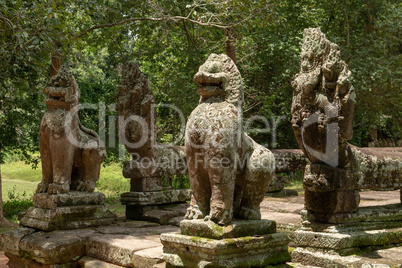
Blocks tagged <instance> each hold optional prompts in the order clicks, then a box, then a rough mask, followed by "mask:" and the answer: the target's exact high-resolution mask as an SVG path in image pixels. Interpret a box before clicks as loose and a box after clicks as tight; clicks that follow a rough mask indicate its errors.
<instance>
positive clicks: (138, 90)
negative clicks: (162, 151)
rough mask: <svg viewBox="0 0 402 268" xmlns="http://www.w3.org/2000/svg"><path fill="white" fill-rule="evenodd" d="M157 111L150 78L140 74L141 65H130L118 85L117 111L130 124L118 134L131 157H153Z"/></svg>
mask: <svg viewBox="0 0 402 268" xmlns="http://www.w3.org/2000/svg"><path fill="white" fill-rule="evenodd" d="M154 107H155V97H154V93H153V91H152V89H151V86H150V85H149V81H148V78H147V77H146V76H145V74H143V73H142V72H141V71H140V69H139V67H138V65H136V64H134V63H127V64H126V65H125V66H124V68H123V70H122V78H121V80H120V84H119V91H118V99H117V110H118V113H119V115H120V116H121V117H123V119H124V120H126V122H127V123H126V124H125V125H123V128H119V130H121V132H120V133H119V134H120V137H121V138H122V141H123V144H124V146H125V147H126V149H127V151H128V152H129V153H130V154H135V153H136V154H138V155H141V156H142V157H149V158H152V157H153V156H154V147H155V135H154V133H155V132H156V115H155V110H154ZM130 118H131V119H132V120H130ZM120 124H121V123H120Z"/></svg>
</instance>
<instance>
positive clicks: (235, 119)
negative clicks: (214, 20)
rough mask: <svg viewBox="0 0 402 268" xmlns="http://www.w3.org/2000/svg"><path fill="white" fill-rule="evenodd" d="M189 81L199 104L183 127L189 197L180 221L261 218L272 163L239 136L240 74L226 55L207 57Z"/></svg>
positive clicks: (265, 152)
mask: <svg viewBox="0 0 402 268" xmlns="http://www.w3.org/2000/svg"><path fill="white" fill-rule="evenodd" d="M194 81H195V83H196V84H197V85H198V89H197V92H198V94H199V95H200V96H201V99H200V102H199V105H198V106H197V107H196V108H195V109H194V110H193V112H192V113H191V115H190V117H189V119H188V122H187V127H186V140H185V150H186V159H187V166H188V172H189V176H190V183H191V188H192V190H193V196H192V200H191V204H190V207H189V209H188V211H187V214H186V216H185V218H186V219H202V218H204V219H206V220H207V219H210V220H212V221H214V222H215V223H218V224H220V225H228V224H230V223H231V222H232V219H233V217H235V218H238V219H247V220H257V219H260V218H261V214H260V203H261V202H262V200H263V198H264V194H265V192H266V191H267V188H268V186H269V184H270V182H271V180H272V178H273V175H274V171H275V158H274V156H273V154H272V153H271V152H270V151H269V150H268V149H266V148H265V147H263V146H261V145H259V144H257V143H256V142H254V141H253V140H252V139H251V138H250V137H249V136H247V134H246V133H244V131H243V122H242V104H243V83H242V78H241V75H240V72H239V71H238V69H237V67H236V65H235V64H234V62H233V61H232V60H231V59H230V58H229V57H228V56H226V55H224V54H221V55H216V54H211V55H210V56H209V58H208V59H207V61H206V62H205V63H204V64H203V65H202V66H201V67H200V68H199V71H198V73H196V74H195V76H194Z"/></svg>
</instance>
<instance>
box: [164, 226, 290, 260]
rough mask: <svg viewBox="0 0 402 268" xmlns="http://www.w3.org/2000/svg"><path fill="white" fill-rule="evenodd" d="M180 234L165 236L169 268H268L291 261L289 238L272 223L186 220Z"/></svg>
mask: <svg viewBox="0 0 402 268" xmlns="http://www.w3.org/2000/svg"><path fill="white" fill-rule="evenodd" d="M180 229H181V234H174V233H168V234H162V235H161V242H162V244H163V252H164V253H163V259H164V260H165V261H166V267H265V266H267V265H274V264H280V263H284V262H286V261H290V256H289V252H288V247H287V244H288V243H289V238H288V236H287V235H285V234H283V233H276V222H275V221H269V220H255V221H234V222H233V224H232V225H229V226H224V227H222V226H219V225H217V224H215V223H213V222H212V221H204V220H183V221H182V222H181V223H180Z"/></svg>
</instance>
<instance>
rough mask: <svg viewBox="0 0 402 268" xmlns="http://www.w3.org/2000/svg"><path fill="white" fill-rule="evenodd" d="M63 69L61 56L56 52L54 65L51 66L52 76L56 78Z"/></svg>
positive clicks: (53, 56)
mask: <svg viewBox="0 0 402 268" xmlns="http://www.w3.org/2000/svg"><path fill="white" fill-rule="evenodd" d="M60 68H61V55H60V53H59V52H58V51H57V50H56V52H55V53H54V54H53V55H52V65H51V66H50V76H51V77H52V76H55V75H56V74H57V73H58V72H59V70H60Z"/></svg>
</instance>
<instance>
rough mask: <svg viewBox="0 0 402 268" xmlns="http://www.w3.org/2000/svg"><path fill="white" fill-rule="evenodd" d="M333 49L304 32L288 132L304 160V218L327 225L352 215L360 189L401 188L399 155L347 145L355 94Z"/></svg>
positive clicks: (317, 35) (311, 31)
mask: <svg viewBox="0 0 402 268" xmlns="http://www.w3.org/2000/svg"><path fill="white" fill-rule="evenodd" d="M350 75H351V73H350V71H349V70H348V66H347V65H346V63H345V62H344V61H342V60H340V50H339V47H338V46H337V45H336V44H334V43H331V42H330V41H328V40H327V39H326V37H325V35H324V34H323V33H322V32H321V30H320V29H315V28H311V29H305V30H304V38H303V46H302V52H301V69H300V73H299V74H297V75H296V77H295V80H294V81H293V82H292V85H293V87H294V93H293V102H292V110H291V112H292V126H293V130H294V133H295V137H296V140H297V142H298V143H299V145H300V147H301V149H302V150H303V152H304V154H305V155H306V156H307V157H308V158H309V160H310V161H311V163H308V164H307V166H306V168H305V172H304V178H303V185H304V188H305V203H306V209H307V210H308V211H309V213H310V214H309V215H311V213H314V218H315V219H317V220H319V221H324V222H326V221H328V219H329V218H330V217H331V215H333V214H337V213H349V212H355V211H357V210H358V206H359V202H360V196H359V190H360V189H389V188H393V189H400V188H402V176H401V173H402V161H401V153H400V152H398V151H390V150H388V151H387V150H385V149H384V148H383V149H381V150H380V149H378V150H370V149H367V148H357V147H355V146H352V145H350V144H349V143H348V142H347V140H350V139H351V138H352V136H353V131H352V119H353V110H354V108H353V107H354V104H353V103H354V98H355V93H354V90H353V87H352V86H351V84H350V81H349V78H350Z"/></svg>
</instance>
